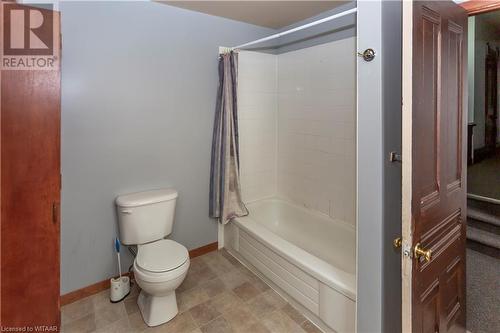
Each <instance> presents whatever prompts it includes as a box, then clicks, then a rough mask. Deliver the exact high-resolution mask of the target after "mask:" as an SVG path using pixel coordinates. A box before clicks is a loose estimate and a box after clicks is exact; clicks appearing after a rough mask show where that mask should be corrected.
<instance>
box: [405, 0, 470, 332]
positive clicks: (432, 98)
mask: <svg viewBox="0 0 500 333" xmlns="http://www.w3.org/2000/svg"><path fill="white" fill-rule="evenodd" d="M466 41H467V14H466V12H465V11H464V10H463V9H462V8H461V7H459V6H458V5H456V4H454V3H453V2H452V1H429V2H420V1H414V2H411V1H405V2H404V4H403V154H402V156H403V207H402V211H403V228H402V230H403V235H402V242H401V243H399V244H397V243H398V242H396V243H395V244H396V245H401V246H402V253H403V255H402V267H403V272H402V279H403V303H402V305H403V311H402V313H403V332H418V333H420V332H432V333H434V332H442V333H444V332H465V312H466V311H465V241H466V239H465V231H466V229H465V226H466V225H465V223H466V177H465V176H466V167H467V166H466V165H467V164H466V139H467V137H466V134H467V127H466V115H467V112H466V110H467V109H466V107H467V103H466V86H467V85H466V67H467V61H466V54H467V45H466Z"/></svg>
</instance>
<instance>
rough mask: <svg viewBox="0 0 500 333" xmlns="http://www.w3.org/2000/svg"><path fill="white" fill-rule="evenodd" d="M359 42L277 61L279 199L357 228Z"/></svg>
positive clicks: (324, 46)
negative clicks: (356, 56)
mask: <svg viewBox="0 0 500 333" xmlns="http://www.w3.org/2000/svg"><path fill="white" fill-rule="evenodd" d="M355 43H356V42H355V38H354V37H352V38H347V39H342V40H338V41H334V42H331V43H327V44H322V45H318V46H314V47H310V48H306V49H302V50H298V51H293V52H289V53H284V54H280V55H279V56H278V195H279V196H281V197H284V198H287V199H289V200H291V201H294V202H295V203H298V204H300V205H303V206H306V207H308V208H310V209H314V210H317V211H320V212H322V213H324V214H327V215H329V216H330V217H332V218H335V219H339V220H343V221H346V222H349V223H351V224H355V202H356V198H355V188H356V187H355V185H356V184H355V181H356V158H355V156H356V142H355V138H356V133H355V132H356V96H355V92H356V67H355V66H356V59H355V45H356V44H355Z"/></svg>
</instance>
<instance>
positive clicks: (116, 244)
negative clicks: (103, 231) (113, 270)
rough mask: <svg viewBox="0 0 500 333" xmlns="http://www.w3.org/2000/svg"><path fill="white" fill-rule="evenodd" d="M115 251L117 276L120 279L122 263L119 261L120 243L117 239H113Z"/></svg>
mask: <svg viewBox="0 0 500 333" xmlns="http://www.w3.org/2000/svg"><path fill="white" fill-rule="evenodd" d="M115 250H116V256H117V257H118V274H119V275H118V276H119V277H120V279H121V278H122V263H121V261H120V241H119V240H118V237H116V238H115Z"/></svg>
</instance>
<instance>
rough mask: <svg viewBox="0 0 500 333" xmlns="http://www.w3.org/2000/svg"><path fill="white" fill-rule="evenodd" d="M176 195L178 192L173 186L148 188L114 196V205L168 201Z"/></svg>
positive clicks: (130, 205) (133, 205) (124, 205)
mask: <svg viewBox="0 0 500 333" xmlns="http://www.w3.org/2000/svg"><path fill="white" fill-rule="evenodd" d="M177 196H178V193H177V191H176V190H174V189H173V188H166V189H159V190H150V191H144V192H137V193H131V194H125V195H120V196H119V197H117V198H116V205H117V206H119V207H137V206H144V205H150V204H154V203H158V202H163V201H170V200H173V199H175V198H177Z"/></svg>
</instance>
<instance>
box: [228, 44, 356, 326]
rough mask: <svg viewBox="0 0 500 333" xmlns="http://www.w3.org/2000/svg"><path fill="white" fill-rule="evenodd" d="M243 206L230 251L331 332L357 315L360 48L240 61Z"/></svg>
mask: <svg viewBox="0 0 500 333" xmlns="http://www.w3.org/2000/svg"><path fill="white" fill-rule="evenodd" d="M239 59H240V62H239V67H238V69H239V87H238V99H239V102H238V105H239V128H240V158H241V159H240V162H241V163H240V172H241V189H242V197H243V200H244V201H245V203H246V204H247V207H248V210H249V212H250V214H249V215H248V216H246V217H241V218H235V219H233V220H232V222H231V223H228V224H227V225H226V226H224V232H223V233H222V234H223V237H224V238H223V239H220V241H221V243H222V244H224V247H225V248H226V249H227V250H228V251H229V252H230V253H231V254H233V255H234V256H235V257H236V258H238V259H239V260H240V261H242V262H243V263H244V264H246V265H247V266H248V267H249V268H250V269H252V270H253V271H254V272H255V273H256V274H258V275H259V276H261V277H262V278H263V279H264V280H265V281H266V282H268V283H269V284H270V285H271V286H272V287H273V289H275V290H277V291H278V292H279V293H280V294H282V295H283V296H284V297H285V298H287V300H288V301H289V302H290V303H292V304H293V305H294V306H295V307H296V308H297V309H299V310H300V311H301V312H302V313H303V314H304V315H305V316H306V317H307V318H308V319H310V320H311V321H312V322H313V323H315V324H316V325H318V326H319V327H320V328H322V329H323V330H324V331H325V332H329V331H331V330H332V329H333V330H334V331H335V332H339V333H342V332H353V331H354V330H355V308H356V269H355V267H356V230H355V228H356V226H355V224H356V222H355V221H356V220H355V207H356V196H355V191H356V142H355V135H356V133H355V124H356V96H355V93H356V67H355V66H356V65H355V64H356V63H355V38H354V37H353V38H347V39H341V40H338V41H334V42H330V43H328V44H322V45H319V46H314V47H310V48H306V49H301V50H298V51H293V52H289V53H283V54H279V55H272V54H264V53H257V52H241V53H240V57H239Z"/></svg>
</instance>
